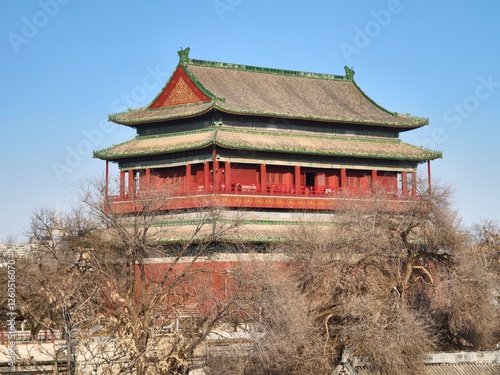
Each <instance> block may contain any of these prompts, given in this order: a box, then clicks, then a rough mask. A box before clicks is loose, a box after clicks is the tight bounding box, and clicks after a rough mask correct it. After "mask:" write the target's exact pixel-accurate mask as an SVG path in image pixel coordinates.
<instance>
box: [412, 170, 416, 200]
mask: <svg viewBox="0 0 500 375" xmlns="http://www.w3.org/2000/svg"><path fill="white" fill-rule="evenodd" d="M411 196H412V198H416V197H417V172H411Z"/></svg>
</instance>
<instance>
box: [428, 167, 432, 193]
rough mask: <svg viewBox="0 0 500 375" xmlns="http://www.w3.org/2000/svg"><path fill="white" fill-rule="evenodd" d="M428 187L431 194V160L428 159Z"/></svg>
mask: <svg viewBox="0 0 500 375" xmlns="http://www.w3.org/2000/svg"><path fill="white" fill-rule="evenodd" d="M427 188H428V189H429V195H431V192H432V189H431V161H430V160H427Z"/></svg>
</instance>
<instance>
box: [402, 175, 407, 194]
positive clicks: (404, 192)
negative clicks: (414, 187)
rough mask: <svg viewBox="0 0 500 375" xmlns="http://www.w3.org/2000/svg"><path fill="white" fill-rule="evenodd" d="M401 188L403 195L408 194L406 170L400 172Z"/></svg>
mask: <svg viewBox="0 0 500 375" xmlns="http://www.w3.org/2000/svg"><path fill="white" fill-rule="evenodd" d="M401 178H402V181H401V189H402V190H403V196H405V197H406V196H407V195H408V173H407V172H402V173H401Z"/></svg>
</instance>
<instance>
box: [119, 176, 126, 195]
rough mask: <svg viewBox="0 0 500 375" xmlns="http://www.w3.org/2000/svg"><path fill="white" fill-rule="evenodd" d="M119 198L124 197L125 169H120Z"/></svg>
mask: <svg viewBox="0 0 500 375" xmlns="http://www.w3.org/2000/svg"><path fill="white" fill-rule="evenodd" d="M120 198H121V199H123V198H125V171H120Z"/></svg>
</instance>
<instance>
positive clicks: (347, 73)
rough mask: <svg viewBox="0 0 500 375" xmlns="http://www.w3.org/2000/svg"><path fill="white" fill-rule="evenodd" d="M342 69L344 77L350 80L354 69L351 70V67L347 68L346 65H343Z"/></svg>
mask: <svg viewBox="0 0 500 375" xmlns="http://www.w3.org/2000/svg"><path fill="white" fill-rule="evenodd" d="M344 70H345V77H346V78H347V79H348V80H350V81H352V80H353V78H354V73H355V72H354V70H352V68H349V67H348V66H347V65H346V66H344Z"/></svg>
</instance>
